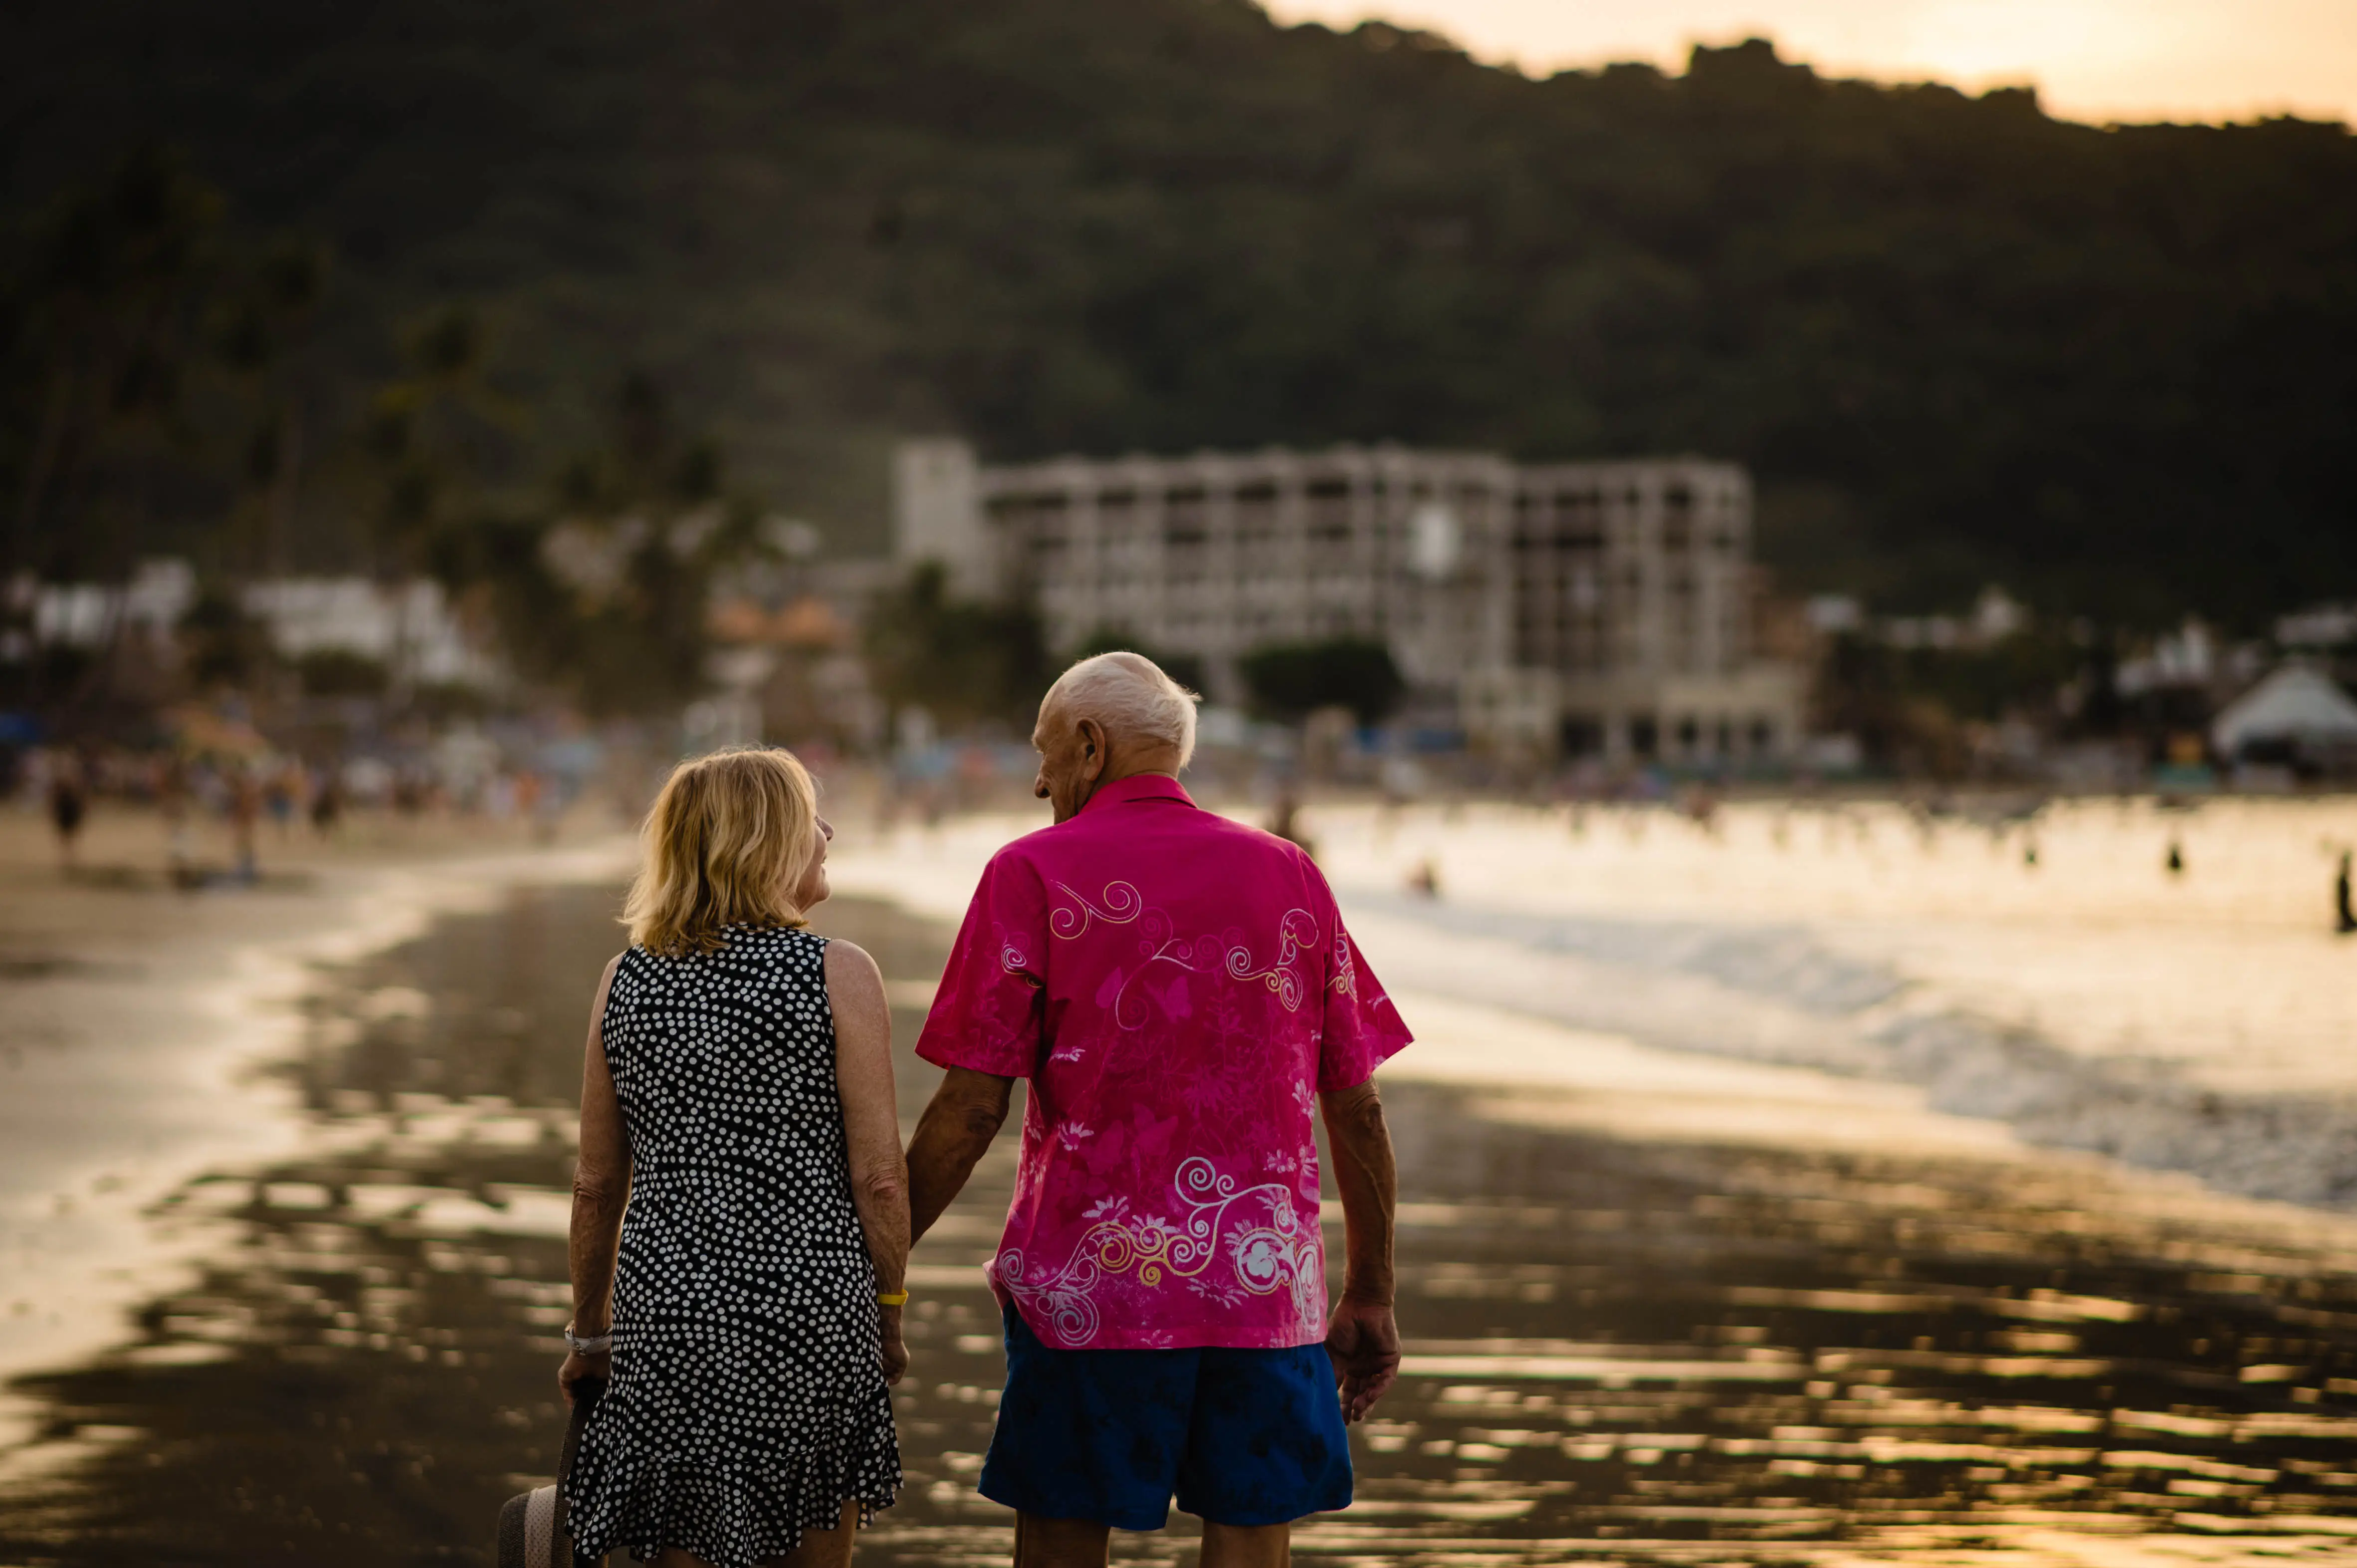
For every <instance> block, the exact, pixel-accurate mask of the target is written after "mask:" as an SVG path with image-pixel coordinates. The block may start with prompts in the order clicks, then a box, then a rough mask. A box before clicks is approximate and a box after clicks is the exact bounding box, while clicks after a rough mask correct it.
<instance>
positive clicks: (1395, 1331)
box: [1326, 1294, 1400, 1422]
mask: <svg viewBox="0 0 2357 1568" xmlns="http://www.w3.org/2000/svg"><path fill="white" fill-rule="evenodd" d="M1326 1354H1327V1356H1328V1358H1329V1359H1331V1360H1332V1361H1333V1363H1334V1382H1335V1386H1336V1387H1337V1388H1338V1389H1340V1391H1341V1396H1342V1419H1343V1420H1344V1421H1346V1422H1348V1421H1361V1420H1363V1419H1365V1417H1366V1413H1367V1412H1368V1411H1370V1410H1372V1409H1373V1408H1374V1403H1375V1402H1376V1401H1377V1400H1379V1399H1381V1398H1383V1395H1384V1394H1385V1393H1386V1392H1388V1391H1390V1389H1391V1386H1392V1380H1394V1378H1397V1377H1398V1376H1399V1364H1400V1337H1399V1325H1398V1324H1397V1323H1395V1322H1394V1321H1393V1318H1392V1308H1391V1304H1390V1303H1389V1302H1373V1301H1358V1300H1353V1299H1352V1298H1351V1296H1349V1295H1348V1294H1345V1295H1344V1296H1343V1297H1342V1299H1341V1300H1340V1301H1339V1302H1336V1303H1335V1304H1334V1316H1333V1318H1332V1320H1331V1321H1330V1322H1329V1324H1328V1326H1327V1329H1326Z"/></svg>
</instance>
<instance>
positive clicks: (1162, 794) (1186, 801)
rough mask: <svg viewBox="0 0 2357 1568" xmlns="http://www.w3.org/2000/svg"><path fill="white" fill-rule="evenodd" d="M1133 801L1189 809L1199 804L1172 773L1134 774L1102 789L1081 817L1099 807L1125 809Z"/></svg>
mask: <svg viewBox="0 0 2357 1568" xmlns="http://www.w3.org/2000/svg"><path fill="white" fill-rule="evenodd" d="M1132 800H1177V801H1179V802H1180V803H1181V804H1182V805H1189V806H1191V805H1193V804H1194V803H1195V799H1194V797H1193V796H1191V795H1189V794H1188V793H1187V791H1186V790H1185V789H1183V788H1181V787H1180V785H1179V780H1177V779H1173V778H1171V777H1170V775H1168V773H1133V774H1131V775H1130V776H1129V777H1128V778H1126V779H1114V781H1113V782H1112V783H1110V784H1103V785H1099V786H1098V787H1097V792H1096V793H1095V794H1093V795H1092V796H1090V797H1089V798H1088V800H1087V802H1086V803H1085V804H1083V805H1082V807H1081V810H1080V814H1081V815H1082V816H1086V815H1087V814H1088V813H1089V812H1091V811H1095V810H1096V809H1097V808H1098V807H1099V806H1125V805H1127V804H1128V803H1129V802H1130V801H1132Z"/></svg>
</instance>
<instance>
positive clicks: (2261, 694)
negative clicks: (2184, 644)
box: [2210, 664, 2357, 757]
mask: <svg viewBox="0 0 2357 1568" xmlns="http://www.w3.org/2000/svg"><path fill="white" fill-rule="evenodd" d="M2210 738H2211V739H2212V740H2213V741H2215V742H2216V743H2217V746H2218V749H2219V750H2220V751H2221V752H2222V753H2223V754H2224V755H2226V756H2228V757H2233V756H2235V755H2237V754H2239V753H2240V752H2241V751H2242V749H2243V748H2244V746H2251V745H2254V744H2258V745H2265V744H2267V743H2269V742H2273V743H2276V744H2277V745H2283V744H2287V743H2288V744H2290V745H2294V746H2302V747H2330V746H2357V703H2352V702H2351V701H2350V700H2349V697H2348V694H2347V693H2344V692H2342V691H2341V688H2340V687H2338V686H2336V685H2334V684H2333V683H2332V678H2331V677H2330V676H2329V675H2327V674H2325V673H2324V672H2323V671H2319V670H2311V669H2309V668H2308V667H2307V666H2306V665H2303V664H2287V665H2285V666H2284V667H2283V668H2282V669H2280V670H2277V671H2275V672H2274V673H2273V674H2271V675H2269V676H2268V677H2267V678H2266V680H2264V681H2262V682H2259V683H2258V684H2257V685H2255V686H2254V687H2252V688H2251V689H2250V690H2249V691H2247V692H2245V693H2243V694H2242V695H2241V696H2239V697H2237V698H2235V699H2234V700H2233V702H2232V703H2228V704H2226V708H2225V711H2224V712H2222V713H2221V714H2219V715H2218V717H2217V719H2216V720H2215V721H2214V722H2212V725H2211V726H2210Z"/></svg>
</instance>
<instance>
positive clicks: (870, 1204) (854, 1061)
mask: <svg viewBox="0 0 2357 1568" xmlns="http://www.w3.org/2000/svg"><path fill="white" fill-rule="evenodd" d="M826 1000H827V1004H828V1006H830V1007H831V1008H833V1009H834V1081H835V1088H836V1091H837V1092H838V1093H839V1094H840V1095H841V1097H842V1100H843V1133H844V1139H845V1143H846V1144H848V1146H849V1149H850V1153H851V1201H852V1202H853V1204H854V1205H856V1207H857V1208H858V1210H859V1226H860V1229H861V1230H863V1231H864V1232H866V1237H867V1255H868V1256H869V1257H870V1258H872V1259H874V1260H875V1263H876V1288H877V1290H878V1291H880V1292H882V1293H884V1294H887V1295H897V1294H899V1293H900V1292H901V1291H902V1290H904V1289H906V1288H907V1281H908V1277H909V1167H908V1165H907V1163H906V1162H905V1161H903V1160H902V1159H901V1157H900V1111H899V1099H898V1097H897V1096H896V1095H895V1094H894V1092H893V1088H892V1014H891V1010H890V1008H889V1007H888V1005H887V1004H886V1003H885V1001H884V976H883V974H882V973H881V972H879V971H878V970H877V967H876V961H875V960H874V959H872V958H870V957H868V956H867V954H866V952H865V951H863V950H860V949H859V948H856V947H855V946H853V945H852V944H851V943H849V942H846V941H839V940H838V941H830V942H828V943H827V944H826ZM877 1310H878V1312H879V1313H880V1315H881V1317H882V1320H883V1330H884V1375H885V1378H886V1380H888V1381H890V1382H896V1383H897V1382H899V1380H900V1374H901V1373H903V1372H905V1371H906V1370H908V1367H909V1352H908V1350H907V1349H906V1348H905V1347H904V1346H903V1345H902V1343H901V1339H900V1309H899V1307H897V1306H886V1305H882V1304H880V1303H879V1304H878V1308H877Z"/></svg>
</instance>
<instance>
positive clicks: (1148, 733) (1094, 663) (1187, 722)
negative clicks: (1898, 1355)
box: [1039, 650, 1203, 768]
mask: <svg viewBox="0 0 2357 1568" xmlns="http://www.w3.org/2000/svg"><path fill="white" fill-rule="evenodd" d="M1202 700H1203V699H1202V698H1200V697H1199V696H1197V695H1196V694H1195V693H1192V692H1190V691H1189V690H1187V688H1186V687H1184V686H1181V685H1180V684H1179V682H1176V681H1173V680H1172V679H1171V678H1170V677H1169V676H1168V675H1166V674H1164V673H1163V672H1162V666H1161V665H1159V664H1157V663H1156V662H1154V660H1151V659H1148V658H1147V657H1146V655H1144V654H1143V653H1131V652H1129V651H1127V650H1120V651H1116V652H1113V653H1100V654H1097V655H1096V656H1095V657H1093V658H1090V659H1083V660H1081V661H1080V662H1079V663H1077V664H1075V665H1073V666H1072V667H1071V669H1070V670H1067V671H1064V672H1063V673H1062V674H1061V675H1059V676H1058V677H1057V678H1056V683H1055V684H1054V685H1052V686H1050V687H1049V688H1048V695H1047V697H1046V698H1045V699H1044V700H1043V701H1042V702H1041V703H1040V704H1039V705H1040V707H1041V708H1042V709H1046V708H1048V707H1049V706H1051V705H1053V706H1057V707H1060V709H1061V710H1062V712H1063V713H1064V714H1065V715H1066V716H1067V717H1069V718H1072V719H1083V718H1088V719H1094V720H1096V721H1097V723H1099V724H1101V725H1104V727H1105V729H1106V731H1107V733H1109V734H1112V735H1121V736H1135V737H1137V738H1139V739H1141V740H1157V741H1160V742H1161V743H1162V744H1163V745H1165V746H1170V747H1172V748H1173V749H1175V750H1176V751H1177V752H1178V753H1179V767H1180V768H1185V767H1186V766H1187V764H1188V763H1189V762H1191V761H1193V760H1194V757H1195V704H1196V703H1200V702H1201V701H1202Z"/></svg>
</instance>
